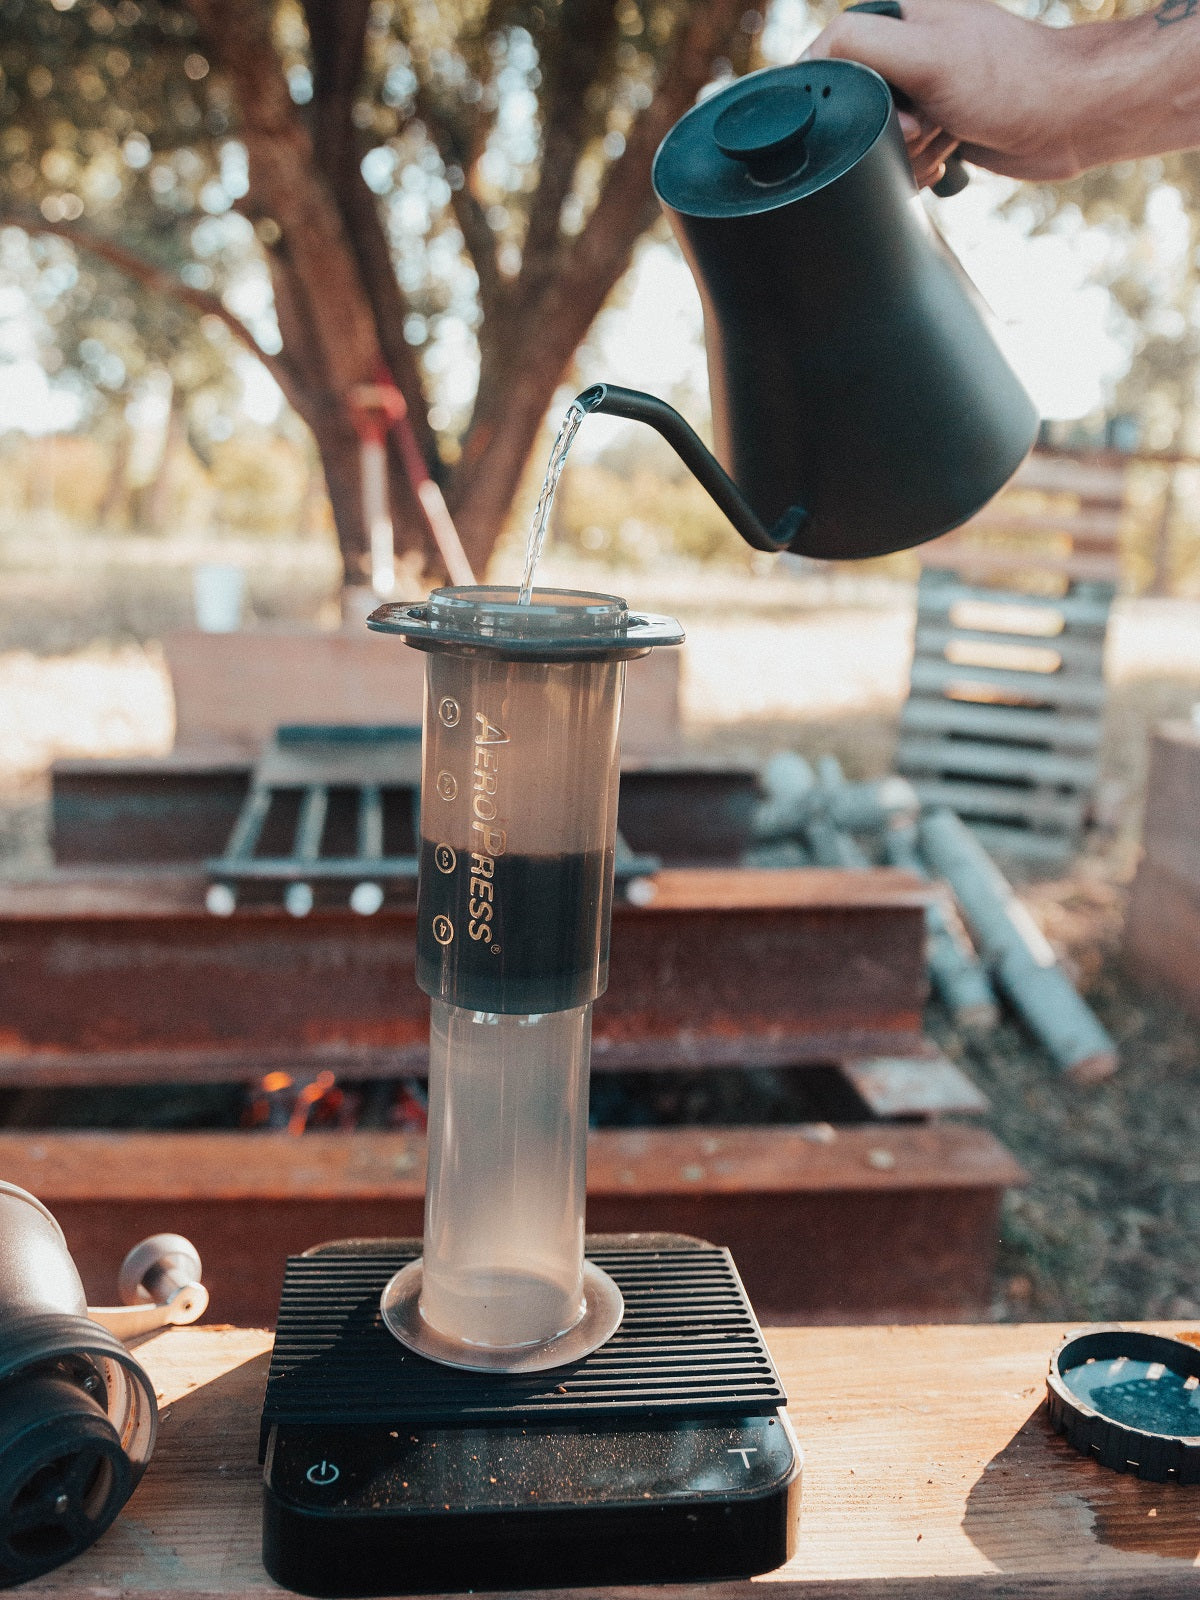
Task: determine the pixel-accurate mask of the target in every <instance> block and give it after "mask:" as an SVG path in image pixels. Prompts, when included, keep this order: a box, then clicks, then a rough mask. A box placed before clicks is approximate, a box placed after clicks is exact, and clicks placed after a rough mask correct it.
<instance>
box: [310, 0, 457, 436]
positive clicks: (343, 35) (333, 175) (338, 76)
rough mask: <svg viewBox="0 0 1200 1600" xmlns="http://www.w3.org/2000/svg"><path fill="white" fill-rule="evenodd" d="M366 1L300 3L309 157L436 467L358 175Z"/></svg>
mask: <svg viewBox="0 0 1200 1600" xmlns="http://www.w3.org/2000/svg"><path fill="white" fill-rule="evenodd" d="M369 11H370V0H304V15H305V19H306V21H307V23H308V36H309V43H310V46H311V56H312V67H313V101H312V115H313V154H314V156H315V158H316V161H317V164H318V166H319V167H320V169H321V171H322V172H323V174H324V176H325V179H326V182H327V184H328V187H329V191H330V193H331V194H332V195H333V197H334V200H335V202H336V204H337V205H338V208H339V209H340V211H341V213H342V219H343V221H344V223H345V226H346V234H347V237H348V239H349V243H350V247H351V249H352V250H353V251H354V255H355V259H356V261H357V262H358V269H359V273H360V274H361V277H362V281H363V287H364V289H365V290H366V293H367V298H368V299H369V300H370V302H371V309H372V312H373V314H374V318H375V329H376V333H377V336H378V338H379V345H380V349H381V350H382V352H383V359H384V361H385V363H386V365H387V367H388V370H389V371H390V373H391V375H392V378H393V380H394V381H395V383H396V386H397V388H398V389H399V390H400V392H401V394H402V395H403V396H404V398H405V401H406V402H407V404H408V414H409V416H410V417H411V418H412V423H413V428H414V431H415V432H416V436H417V442H418V444H419V445H420V447H421V454H422V455H423V456H424V458H425V461H426V463H427V465H429V466H430V467H433V466H435V465H436V464H437V460H438V456H437V441H436V439H435V437H434V433H433V430H432V429H431V428H430V426H429V417H428V409H429V408H428V400H427V397H426V394H425V383H424V378H423V376H422V373H421V368H420V365H419V363H418V361H417V358H416V355H415V354H414V352H413V349H412V347H411V345H410V344H409V343H408V341H407V340H406V339H405V337H404V320H405V317H406V316H407V315H408V309H409V308H408V302H407V301H406V299H405V297H404V294H403V291H402V290H401V288H400V284H399V281H398V279H397V277H396V268H395V264H394V262H393V261H392V252H391V248H390V246H389V244H388V239H387V234H386V232H385V231H384V227H383V223H382V221H381V220H380V216H379V202H378V200H377V199H376V197H375V195H374V194H372V192H371V190H370V189H369V188H368V187H367V183H366V180H365V179H364V177H363V175H362V157H363V154H364V150H363V144H364V141H363V138H362V136H361V134H360V133H359V130H358V129H357V127H355V125H354V116H353V113H354V101H355V97H356V95H357V92H358V89H359V85H360V83H361V81H362V73H363V57H364V44H365V37H366V25H367V15H368V12H369Z"/></svg>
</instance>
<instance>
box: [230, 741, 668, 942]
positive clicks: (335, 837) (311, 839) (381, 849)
mask: <svg viewBox="0 0 1200 1600" xmlns="http://www.w3.org/2000/svg"><path fill="white" fill-rule="evenodd" d="M420 787H421V730H420V728H414V727H406V726H396V727H388V726H384V725H380V726H369V725H364V726H362V727H355V726H340V725H334V724H331V725H328V726H325V725H322V724H308V723H296V724H285V725H284V726H282V727H280V728H278V729H276V732H275V737H274V738H273V739H272V740H271V742H270V743H269V744H268V745H267V746H266V748H265V749H264V751H263V753H262V755H261V756H260V758H259V760H258V762H257V764H256V766H255V769H254V776H253V778H252V780H251V785H250V792H249V793H248V794H247V796H246V799H245V800H244V802H243V803H242V809H241V811H240V813H239V814H238V819H237V822H236V823H235V824H234V827H233V831H232V833H231V834H230V836H229V842H228V843H227V844H226V846H225V852H224V854H223V855H221V856H218V857H215V858H214V859H212V860H210V861H208V862H207V863H206V866H207V869H208V875H209V879H210V882H209V889H208V895H207V900H206V904H207V906H208V909H209V911H211V912H212V913H213V915H214V916H232V914H233V913H234V911H235V910H237V908H238V906H239V905H240V904H242V903H244V902H245V900H246V899H247V897H249V898H251V899H253V898H255V897H257V899H259V900H260V901H261V900H262V899H263V898H264V897H265V898H266V899H267V901H268V902H270V901H271V899H272V898H278V899H280V900H282V902H283V904H284V906H285V907H286V908H287V910H288V911H290V912H291V914H292V915H293V916H295V917H304V916H307V915H308V913H309V912H310V911H311V910H312V909H313V907H314V905H315V904H316V903H317V900H318V897H319V898H320V900H321V902H322V903H323V904H334V905H339V904H342V903H344V902H345V900H346V899H347V898H348V899H349V904H350V906H351V909H352V910H354V911H357V912H359V913H360V914H361V915H364V916H371V915H373V914H374V913H375V912H376V911H378V910H379V909H380V908H381V907H382V905H383V903H384V900H385V899H386V898H387V895H388V894H389V893H393V892H395V893H398V894H400V895H401V896H403V897H405V898H408V899H411V896H412V894H413V892H414V891H415V889H416V884H417V864H418V863H417V853H416V852H417V813H418V807H419V791H420ZM389 836H391V837H390V844H391V848H389ZM397 844H399V845H400V846H401V848H396V846H397ZM661 865H662V862H661V861H660V859H659V858H658V857H657V856H652V855H643V854H637V855H635V854H634V853H633V851H631V850H630V848H629V846H628V845H627V844H626V843H625V840H624V839H623V838H622V836H621V834H620V833H618V834H617V839H616V863H615V876H616V881H617V884H618V886H619V887H620V886H623V885H624V884H626V883H628V882H629V880H630V879H632V878H637V877H649V876H651V875H652V874H654V873H655V872H657V871H658V870H659V868H660V867H661Z"/></svg>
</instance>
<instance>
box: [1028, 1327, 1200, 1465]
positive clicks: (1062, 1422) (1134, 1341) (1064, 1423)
mask: <svg viewBox="0 0 1200 1600" xmlns="http://www.w3.org/2000/svg"><path fill="white" fill-rule="evenodd" d="M1046 1402H1047V1407H1048V1409H1049V1412H1050V1420H1051V1422H1052V1423H1053V1424H1054V1426H1055V1428H1056V1429H1057V1431H1058V1432H1059V1433H1061V1434H1063V1435H1065V1437H1066V1439H1067V1441H1068V1443H1070V1444H1072V1445H1074V1447H1075V1448H1076V1450H1079V1451H1081V1452H1082V1453H1083V1454H1084V1455H1086V1456H1091V1457H1092V1458H1093V1459H1094V1460H1096V1461H1098V1462H1099V1463H1100V1465H1101V1466H1104V1467H1111V1468H1112V1469H1113V1470H1114V1471H1115V1472H1131V1473H1133V1474H1134V1475H1135V1476H1136V1477H1139V1478H1146V1479H1148V1480H1149V1481H1150V1482H1151V1483H1167V1482H1170V1481H1174V1482H1175V1483H1200V1349H1197V1348H1196V1346H1195V1345H1191V1344H1186V1343H1185V1342H1184V1341H1183V1340H1182V1339H1171V1338H1168V1337H1167V1336H1166V1335H1164V1334H1159V1333H1144V1332H1142V1331H1141V1330H1140V1329H1136V1328H1122V1327H1102V1328H1093V1329H1089V1330H1088V1332H1086V1333H1082V1334H1074V1335H1072V1336H1071V1338H1069V1339H1067V1340H1066V1341H1065V1343H1063V1344H1061V1345H1059V1347H1058V1349H1057V1350H1056V1351H1055V1352H1054V1354H1053V1355H1052V1356H1051V1357H1050V1371H1049V1373H1048V1375H1047V1378H1046Z"/></svg>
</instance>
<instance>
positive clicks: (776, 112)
mask: <svg viewBox="0 0 1200 1600" xmlns="http://www.w3.org/2000/svg"><path fill="white" fill-rule="evenodd" d="M891 114H892V96H891V92H890V91H889V89H888V86H887V84H886V83H884V81H883V79H882V78H881V77H880V76H879V75H878V73H875V72H872V71H871V69H870V68H869V67H861V66H859V65H858V64H857V63H856V62H853V61H798V62H796V63H794V64H793V65H792V66H788V67H770V68H768V69H767V70H766V71H763V72H753V73H750V74H749V75H748V76H747V77H745V78H739V79H738V80H737V81H736V82H734V83H731V84H730V85H729V87H728V88H727V89H722V90H721V91H720V93H718V94H714V95H710V96H709V98H708V99H707V100H703V101H701V103H700V104H699V105H698V106H694V107H693V108H692V110H691V111H689V112H688V113H687V114H686V115H685V116H683V117H681V118H680V119H679V121H678V122H677V123H676V124H675V126H674V127H673V128H672V129H671V131H670V132H669V133H668V134H667V136H666V138H665V139H664V140H663V142H662V144H661V145H660V146H659V149H658V154H657V155H656V156H655V158H654V188H655V191H656V193H657V194H658V196H659V199H660V200H662V202H663V204H664V205H667V206H669V207H670V208H671V210H672V211H677V212H680V213H682V214H683V215H685V216H692V217H742V216H754V215H756V214H757V213H759V212H762V211H772V210H774V209H775V208H776V207H778V206H784V205H788V204H789V203H790V202H791V201H793V200H799V199H802V198H803V197H804V196H805V195H810V194H813V193H814V192H815V191H816V190H818V189H823V188H824V187H825V186H826V185H827V184H830V183H832V182H833V181H834V180H835V179H837V178H840V177H841V176H842V174H843V173H845V172H848V171H849V170H850V168H851V167H852V166H854V165H855V163H856V162H858V161H860V160H861V159H862V157H863V156H864V155H865V154H866V152H867V151H868V150H869V149H870V148H871V146H872V145H873V144H874V143H875V141H876V140H877V139H878V138H879V136H880V134H881V133H882V132H883V130H884V128H885V127H886V126H887V122H888V118H889V117H890V116H891Z"/></svg>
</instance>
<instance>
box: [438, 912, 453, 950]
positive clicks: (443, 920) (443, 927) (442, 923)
mask: <svg viewBox="0 0 1200 1600" xmlns="http://www.w3.org/2000/svg"><path fill="white" fill-rule="evenodd" d="M433 937H434V938H435V939H436V940H437V942H438V943H439V944H442V945H446V944H449V943H450V942H451V940H452V939H453V938H454V924H453V923H452V922H451V921H450V918H449V917H443V916H440V915H439V916H436V917H434V919H433Z"/></svg>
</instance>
